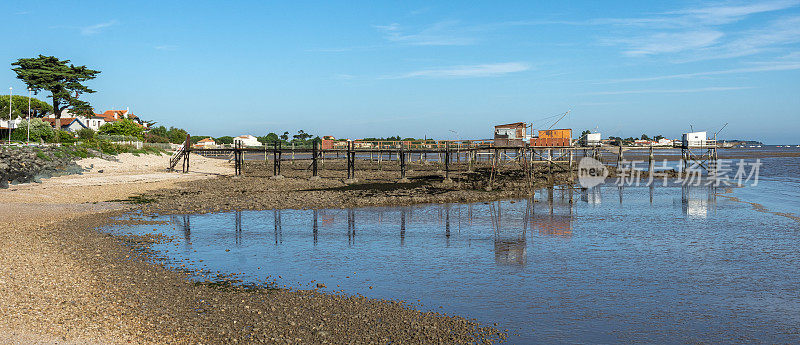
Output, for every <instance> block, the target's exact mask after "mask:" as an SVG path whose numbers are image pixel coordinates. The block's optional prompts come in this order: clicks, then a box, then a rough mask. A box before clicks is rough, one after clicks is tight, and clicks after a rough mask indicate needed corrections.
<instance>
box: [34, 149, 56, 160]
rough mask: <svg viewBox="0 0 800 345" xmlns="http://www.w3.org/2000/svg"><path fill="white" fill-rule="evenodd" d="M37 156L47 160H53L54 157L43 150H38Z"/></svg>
mask: <svg viewBox="0 0 800 345" xmlns="http://www.w3.org/2000/svg"><path fill="white" fill-rule="evenodd" d="M36 157H38V158H39V159H43V160H46V161H51V160H53V159H52V158H50V156H48V155H47V154H45V153H44V152H42V151H36Z"/></svg>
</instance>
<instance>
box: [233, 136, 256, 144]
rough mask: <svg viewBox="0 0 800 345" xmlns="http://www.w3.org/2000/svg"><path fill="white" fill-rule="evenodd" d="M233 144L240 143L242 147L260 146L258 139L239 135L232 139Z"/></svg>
mask: <svg viewBox="0 0 800 345" xmlns="http://www.w3.org/2000/svg"><path fill="white" fill-rule="evenodd" d="M233 143H234V144H236V143H241V145H242V146H261V142H260V141H258V138H256V137H254V136H252V135H249V134H245V135H240V136H238V137H236V138H233Z"/></svg>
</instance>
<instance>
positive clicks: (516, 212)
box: [170, 189, 599, 265]
mask: <svg viewBox="0 0 800 345" xmlns="http://www.w3.org/2000/svg"><path fill="white" fill-rule="evenodd" d="M568 193H569V194H568ZM570 194H571V193H570V191H569V190H567V189H564V190H558V189H556V190H555V191H554V190H552V189H551V190H548V191H546V193H543V194H541V196H542V197H543V198H544V197H546V198H547V201H546V202H544V201H545V200H539V202H535V200H534V199H524V200H519V201H516V200H515V201H508V200H507V201H495V202H491V203H484V204H467V205H464V204H441V205H424V206H400V207H385V208H371V209H364V210H362V209H352V208H351V209H338V210H337V209H316V210H307V211H302V210H280V209H273V210H270V211H253V212H258V213H252V212H249V211H244V212H243V211H234V212H231V213H226V214H218V215H179V216H171V217H170V220H171V222H172V224H174V226H175V228H176V230H178V231H181V232H182V233H183V238H184V242H185V245H186V246H187V248H188V247H189V246H190V245H191V236H192V232H191V226H190V224H191V218H192V217H205V216H212V217H221V218H222V221H223V222H225V223H227V222H228V221H230V222H232V223H233V224H232V225H233V226H232V228H233V229H232V230H233V234H230V233H228V234H229V235H228V236H230V235H232V236H231V237H233V241H232V242H234V243H235V244H236V246H237V247H241V246H244V244H243V239H244V235H243V232H244V230H245V228H248V226H250V225H249V224H250V223H251V222H255V224H253V225H252V226H256V227H254V228H252V230H251V231H249V236H259V233H261V234H264V235H266V237H265V238H264V239H265V240H267V241H269V240H270V239H272V240H273V241H274V243H275V245H276V246H278V245H282V244H283V243H284V241H283V240H284V237H283V235H284V234H283V230H284V229H283V223H284V222H285V221H287V219H283V218H284V217H287V216H288V217H290V218H289V220H288V221H290V222H291V223H287V224H291V227H290V228H289V231H290V233H291V234H294V233H295V232H296V231H297V230H300V231H301V233H302V232H305V231H308V230H310V231H308V232H310V234H308V232H305V233H306V234H308V235H310V236H308V237H310V238H309V240H310V241H313V244H314V245H317V244H318V243H319V241H320V238H322V239H323V241H324V240H325V238H326V235H325V234H329V233H339V234H343V233H345V232H346V234H347V245H348V246H349V247H356V246H358V242H357V241H356V236H357V235H361V236H364V234H367V235H369V236H373V235H375V234H376V232H375V229H381V230H382V229H387V228H388V229H398V228H399V233H397V232H394V231H397V230H394V231H391V232H392V233H394V234H396V235H395V236H397V237H396V238H397V239H398V240H399V244H400V246H406V245H407V244H408V239H409V235H410V234H414V236H415V237H414V238H420V237H416V235H417V234H418V233H417V232H415V231H413V230H414V229H415V228H417V229H420V228H423V229H426V231H431V232H429V233H427V234H425V235H424V236H425V237H429V235H432V236H434V238H438V239H440V240H441V239H443V241H442V242H439V243H441V244H442V245H444V247H451V246H452V245H453V244H454V243H455V244H456V246H464V245H466V246H467V247H470V246H471V245H470V243H472V242H474V241H478V242H481V241H485V240H490V241H491V243H492V245H493V252H494V256H495V261H496V262H497V263H498V264H508V265H525V264H526V259H527V246H528V242H530V241H529V239H528V238H527V237H528V236H536V235H538V236H548V237H559V238H570V237H571V235H572V200H571V197H570V198H569V200H570V202H567V201H566V200H567V197H568V195H570ZM588 195H592V194H591V193H590V194H588ZM598 195H599V194H598ZM581 198H582V199H586V198H587V196H586V195H584V196H582V197H581ZM598 198H599V196H598ZM523 203H524V208H523V207H521V206H522V204H523ZM513 204H516V205H513ZM537 204H544V205H542V206H541V207H539V210H540V212H539V213H536V212H534V205H537ZM512 205H513V206H512ZM267 212H271V213H272V217H271V218H272V219H271V220H268V219H269V218H270V217H269V216H268V213H267ZM265 213H266V215H267V218H266V219H265V218H264V217H252V215H253V214H261V215H265ZM284 213H286V214H284ZM415 215H416V216H417V217H414V216H415ZM231 218H232V219H231ZM218 219H219V218H218ZM296 220H299V221H300V223H296V222H295V221H296ZM269 223H272V224H269ZM309 223H310V224H309ZM357 223H363V225H361V226H362V227H361V228H359V229H361V230H360V231H356V228H357ZM227 224H230V223H227ZM257 224H262V225H261V227H260V228H261V229H270V228H271V229H270V230H272V231H269V230H267V232H266V233H264V232H263V231H259V230H258V225H257ZM298 224H300V225H299V226H300V227H301V228H305V229H308V230H305V231H302V229H298V228H297V227H296V226H297V225H298ZM302 224H306V225H302ZM384 225H387V226H388V227H386V226H384ZM432 225H433V226H432ZM195 226H198V225H197V224H195ZM395 226H396V227H395ZM464 226H466V227H469V228H470V229H472V230H471V231H470V232H469V233H467V234H466V236H464V235H465V234H463V233H462V227H464ZM224 228H228V229H230V228H231V227H230V226H224V225H223V226H222V227H220V228H219V229H221V230H222V229H224ZM248 229H250V228H248ZM427 229H430V230H427ZM488 229H491V230H492V232H491V233H490V235H489V237H488V238H487V237H482V236H484V235H481V234H489V233H488V232H485V231H484V230H488ZM475 230H477V232H476V231H475ZM222 231H224V230H222ZM339 231H341V232H339ZM270 232H272V234H270ZM223 234H224V233H223ZM476 234H478V235H477V236H478V237H477V238H476V237H475V236H476ZM292 236H293V235H292ZM379 236H383V235H380V234H379ZM293 237H294V236H293ZM227 238H230V237H227ZM415 242H417V241H415Z"/></svg>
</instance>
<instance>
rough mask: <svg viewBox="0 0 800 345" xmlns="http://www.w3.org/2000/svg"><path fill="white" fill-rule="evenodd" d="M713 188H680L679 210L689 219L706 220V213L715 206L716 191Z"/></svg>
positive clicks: (687, 186)
mask: <svg viewBox="0 0 800 345" xmlns="http://www.w3.org/2000/svg"><path fill="white" fill-rule="evenodd" d="M714 189H715V188H714V187H713V186H691V185H689V184H686V185H683V186H682V187H681V209H682V210H683V214H685V215H687V216H689V218H700V219H703V218H706V217H708V211H709V210H713V207H714V206H715V205H716V201H717V200H716V191H715V190H714Z"/></svg>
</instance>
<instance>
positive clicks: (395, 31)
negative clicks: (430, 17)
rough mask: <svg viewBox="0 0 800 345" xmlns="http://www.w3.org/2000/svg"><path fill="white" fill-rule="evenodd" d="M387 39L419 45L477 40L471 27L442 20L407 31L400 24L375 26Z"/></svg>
mask: <svg viewBox="0 0 800 345" xmlns="http://www.w3.org/2000/svg"><path fill="white" fill-rule="evenodd" d="M375 28H377V29H378V30H379V31H381V32H382V33H383V34H384V38H385V39H386V40H388V41H391V42H395V43H402V44H409V45H419V46H463V45H471V44H475V42H477V39H476V38H475V37H473V36H472V35H470V34H469V32H470V31H474V29H472V28H466V27H460V26H459V23H458V22H457V21H442V22H438V23H435V24H433V25H430V26H428V27H425V28H423V29H419V30H416V31H414V32H409V31H410V30H407V29H406V28H404V27H402V26H401V25H400V24H397V23H392V24H389V25H379V26H376V27H375Z"/></svg>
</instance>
